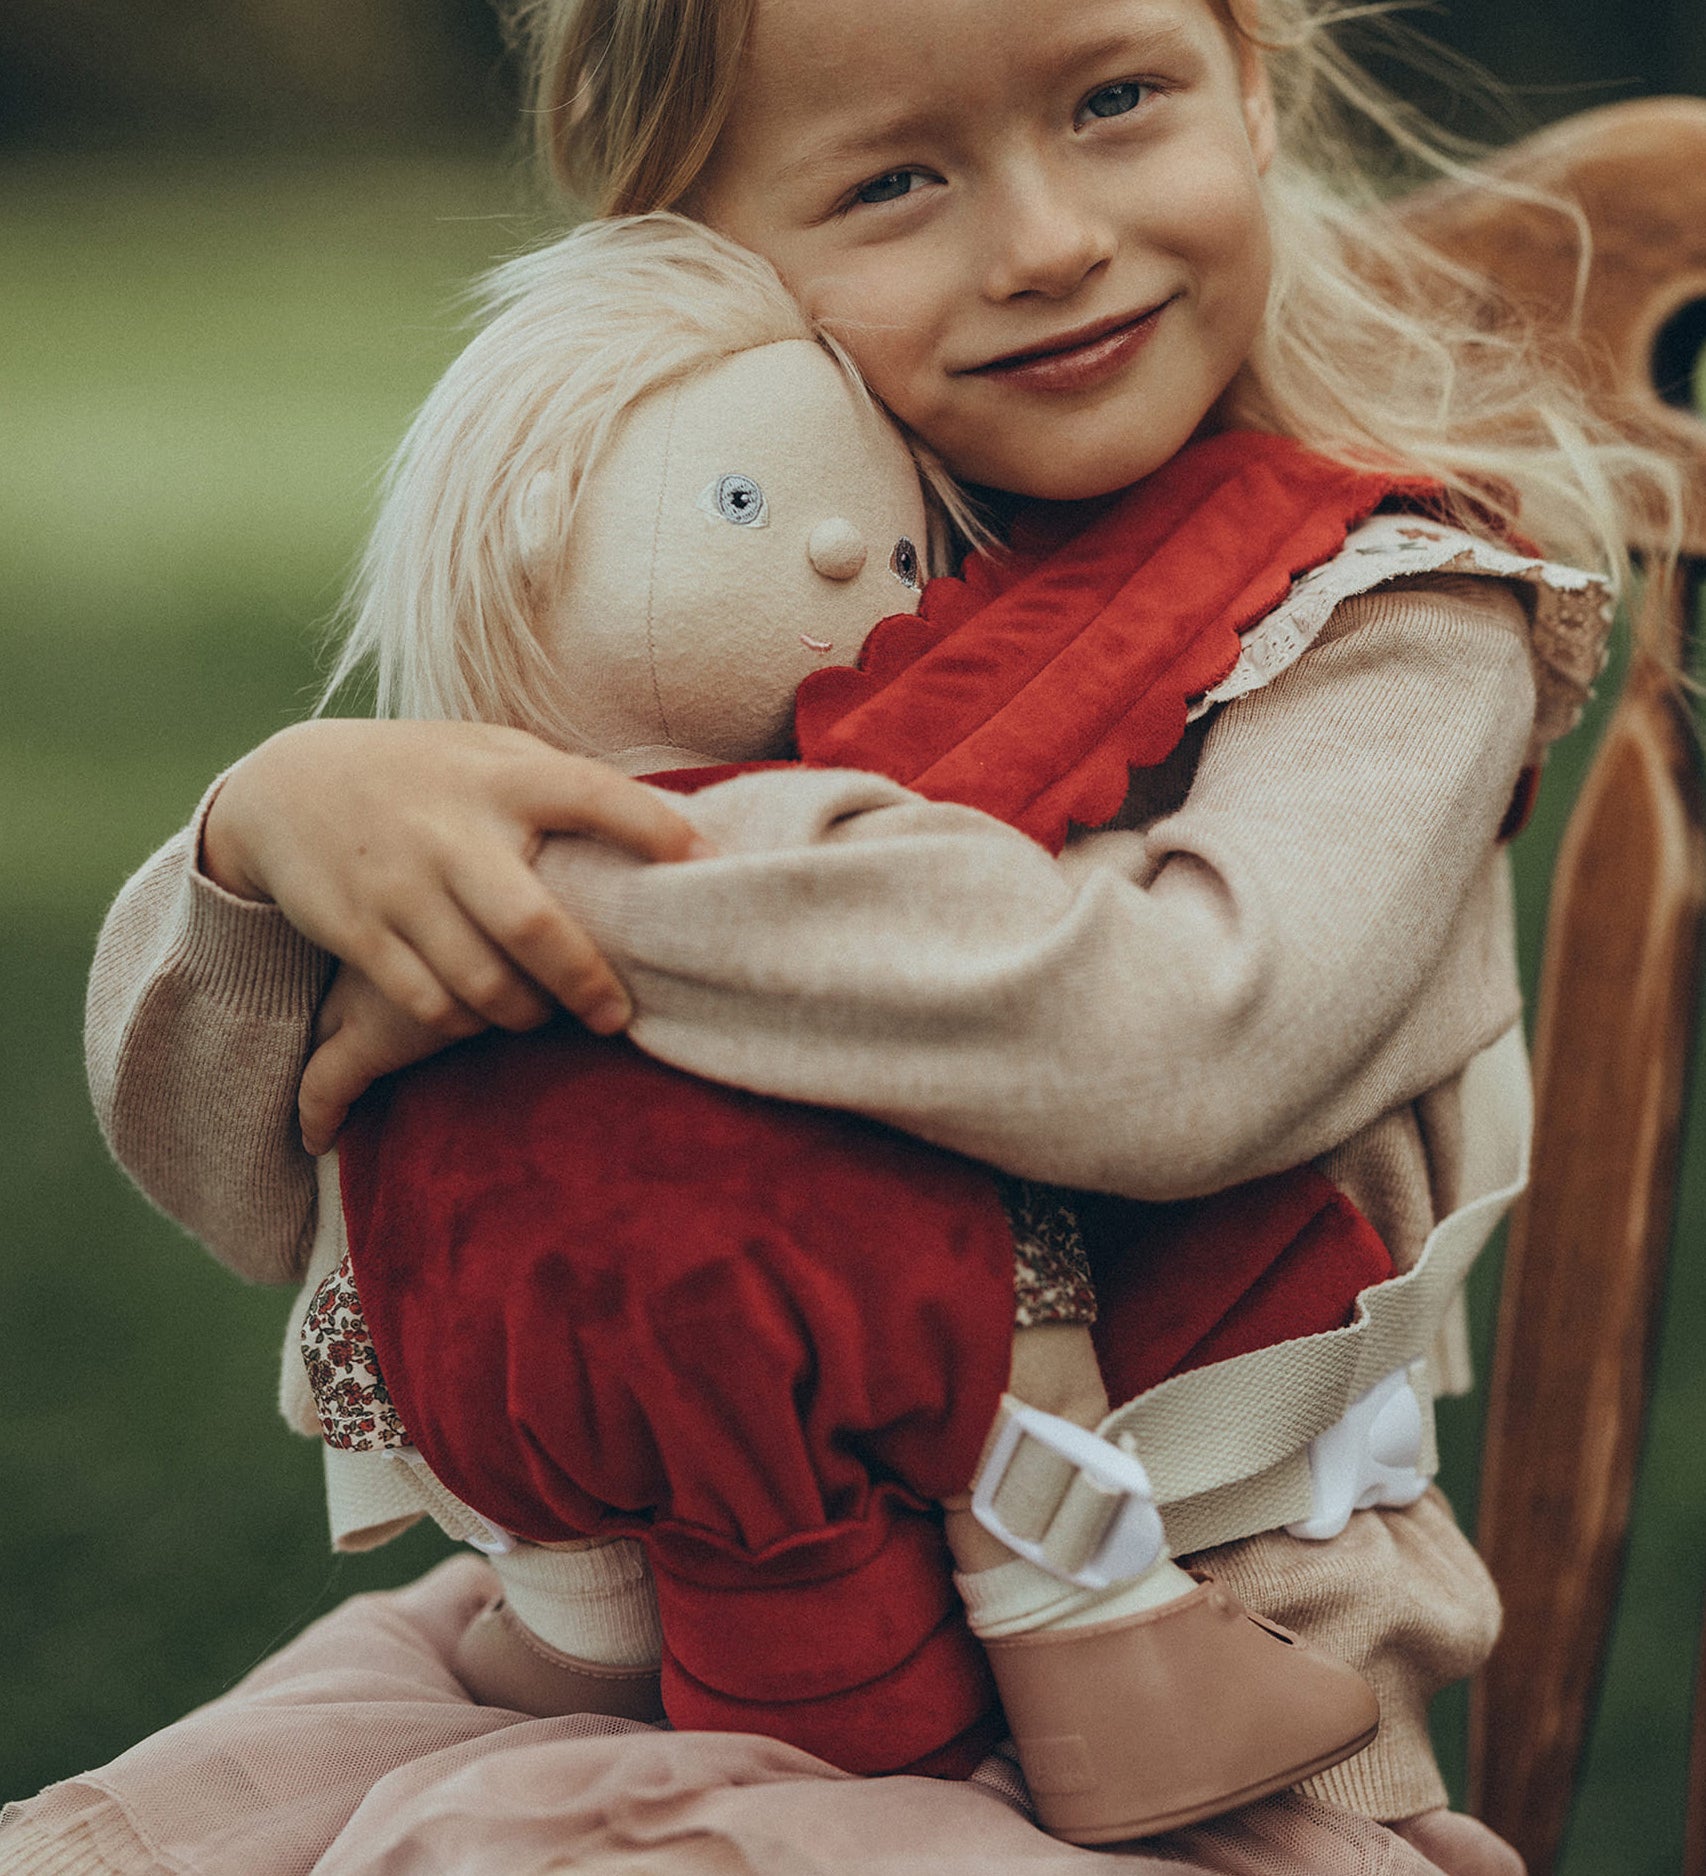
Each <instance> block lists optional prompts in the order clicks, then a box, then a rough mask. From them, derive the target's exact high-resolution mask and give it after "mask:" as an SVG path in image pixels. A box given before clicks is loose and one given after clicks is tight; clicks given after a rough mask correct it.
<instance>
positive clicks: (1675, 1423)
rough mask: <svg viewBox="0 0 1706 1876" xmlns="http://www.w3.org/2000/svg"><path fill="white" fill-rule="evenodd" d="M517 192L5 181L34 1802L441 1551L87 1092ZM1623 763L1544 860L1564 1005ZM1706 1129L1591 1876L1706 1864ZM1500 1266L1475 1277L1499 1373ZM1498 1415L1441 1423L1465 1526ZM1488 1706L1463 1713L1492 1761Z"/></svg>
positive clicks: (1628, 1608)
mask: <svg viewBox="0 0 1706 1876" xmlns="http://www.w3.org/2000/svg"><path fill="white" fill-rule="evenodd" d="M540 228H541V224H540V223H539V222H538V221H537V219H535V218H533V217H530V216H529V215H528V214H527V213H526V212H525V210H524V209H523V208H522V206H521V200H520V193H519V190H518V186H517V185H516V183H515V181H514V179H513V178H512V176H511V175H510V174H509V173H508V172H507V171H505V170H504V169H503V168H501V167H500V166H498V165H495V164H492V165H481V164H478V163H450V162H446V163H440V164H421V163H414V164H409V165H400V164H389V165H387V164H370V165H366V166H358V167H347V166H346V167H344V168H340V169H335V170H332V169H326V170H321V169H317V168H315V167H313V166H311V165H306V164H304V165H299V166H297V167H294V168H270V169H264V170H253V171H240V170H239V171H231V170H227V171H224V172H219V173H208V172H203V171H199V170H195V169H188V168H183V169H172V168H159V167H152V168H123V167H119V166H116V165H95V164H67V163H61V164H36V165H28V164H21V163H14V164H13V165H12V166H11V167H9V168H8V169H6V170H5V171H3V172H0V277H3V278H4V279H5V280H6V283H7V287H6V292H5V294H4V296H3V297H0V436H3V437H4V439H5V448H4V449H3V450H0V647H3V656H4V673H5V676H4V683H3V684H0V798H3V799H4V801H5V804H6V812H5V815H4V817H3V819H0V968H3V971H4V978H3V981H4V984H5V989H6V994H5V995H4V997H0V1060H3V1061H4V1063H5V1065H6V1072H5V1075H4V1077H3V1078H0V1138H3V1139H4V1140H5V1142H6V1157H5V1162H4V1163H5V1165H6V1168H7V1179H6V1196H7V1205H6V1212H5V1224H4V1227H3V1229H4V1236H3V1237H0V1495H3V1498H0V1502H4V1503H5V1504H6V1505H7V1507H8V1513H7V1516H6V1517H5V1519H4V1520H3V1521H0V1585H3V1586H4V1596H3V1601H0V1686H3V1687H4V1688H5V1689H6V1690H7V1696H8V1697H7V1699H6V1700H5V1701H3V1702H0V1798H8V1797H15V1796H22V1795H25V1794H27V1793H29V1792H31V1791H33V1790H35V1789H36V1788H37V1787H39V1786H40V1785H42V1784H44V1783H46V1782H48V1781H49V1780H51V1779H54V1778H58V1777H62V1776H65V1775H67V1774H69V1773H72V1772H75V1771H79V1770H83V1769H86V1768H88V1767H90V1766H92V1765H95V1764H98V1763H100V1762H102V1761H103V1760H105V1759H107V1758H110V1757H111V1756H113V1755H114V1754H116V1753H117V1752H119V1751H121V1750H123V1748H124V1747H126V1746H127V1745H129V1744H131V1743H132V1742H133V1741H134V1740H135V1739H137V1738H138V1737H139V1736H141V1735H142V1734H143V1733H145V1732H147V1731H149V1730H151V1729H152V1728H154V1727H157V1726H159V1725H161V1724H164V1723H165V1722H166V1721H168V1720H170V1719H172V1718H174V1717H175V1716H176V1715H177V1714H179V1713H181V1712H183V1711H185V1710H186V1709H187V1708H188V1707H190V1706H191V1705H193V1704H195V1703H197V1702H199V1701H201V1700H204V1699H206V1698H209V1697H210V1696H212V1695H213V1694H215V1693H217V1692H218V1691H219V1690H220V1689H221V1688H222V1687H224V1686H227V1685H229V1684H230V1682H231V1681H233V1680H234V1679H236V1678H237V1677H238V1676H239V1675H240V1674H241V1673H242V1672H243V1671H244V1670H245V1669H246V1668H247V1667H248V1666H249V1665H250V1664H251V1663H252V1662H253V1661H254V1660H255V1659H256V1658H257V1657H258V1656H260V1655H261V1654H263V1653H264V1652H265V1651H266V1650H267V1649H268V1648H269V1647H270V1646H272V1645H273V1644H274V1643H276V1642H277V1641H278V1640H280V1639H282V1638H283V1637H284V1636H285V1635H287V1634H289V1633H292V1632H294V1631H295V1630H296V1629H297V1628H299V1627H300V1626H301V1625H302V1624H303V1623H304V1622H305V1621H306V1620H308V1619H309V1618H310V1617H311V1616H312V1615H314V1614H316V1613H318V1612H319V1611H321V1610H322V1609H324V1608H326V1607H328V1606H329V1605H330V1604H331V1603H332V1602H334V1601H335V1600H337V1599H339V1598H341V1597H342V1596H343V1595H345V1594H347V1593H350V1592H351V1591H353V1590H355V1589H358V1588H368V1587H374V1586H377V1585H380V1584H383V1583H389V1582H396V1581H402V1580H405V1579H406V1578H407V1577H409V1576H411V1575H413V1574H415V1573H417V1572H418V1571H419V1570H420V1569H421V1568H422V1567H424V1564H425V1563H426V1561H428V1560H429V1559H430V1558H432V1557H434V1556H436V1555H437V1554H439V1551H440V1548H441V1547H440V1546H439V1544H438V1543H437V1540H436V1539H434V1538H433V1537H431V1536H430V1535H425V1534H417V1535H416V1536H414V1537H411V1538H410V1539H408V1540H406V1541H405V1542H404V1543H403V1544H400V1545H397V1546H394V1547H393V1548H392V1549H391V1550H389V1551H387V1552H381V1553H379V1554H378V1555H377V1556H375V1557H371V1558H363V1559H346V1560H342V1561H338V1562H336V1563H334V1562H333V1561H332V1560H331V1559H330V1558H329V1556H328V1554H327V1551H326V1545H325V1538H324V1523H323V1511H322V1506H321V1502H320V1490H319V1470H318V1462H317V1458H316V1455H315V1454H314V1452H313V1451H312V1449H311V1448H310V1447H309V1446H308V1445H307V1444H306V1443H305V1442H302V1441H298V1440H296V1439H294V1438H293V1437H292V1436H291V1435H289V1434H288V1433H287V1432H286V1431H285V1430H284V1428H283V1426H282V1423H280V1422H279V1420H278V1419H277V1416H276V1414H275V1413H274V1410H273V1406H272V1388H273V1380H274V1373H275V1364H276V1355H277V1342H278V1337H279V1334H280V1331H281V1327H282V1322H283V1317H284V1312H285V1307H286V1299H285V1298H284V1297H283V1296H281V1295H279V1294H276V1293H269V1292H261V1291H256V1290H252V1289H247V1288H244V1287H243V1286H241V1285H240V1284H238V1283H236V1282H235V1281H234V1280H232V1279H231V1278H230V1277H228V1276H227V1275H226V1274H225V1273H224V1272H222V1271H220V1270H218V1269H217V1268H215V1267H214V1266H213V1265H212V1264H211V1263H210V1262H209V1261H208V1260H207V1259H206V1258H205V1257H204V1256H203V1255H202V1254H201V1253H200V1252H199V1251H197V1250H196V1249H195V1248H194V1246H192V1245H191V1244H190V1243H189V1241H188V1240H187V1239H186V1238H184V1237H183V1235H182V1234H181V1233H179V1232H178V1231H176V1230H175V1229H174V1228H173V1227H172V1226H170V1225H168V1224H167V1223H165V1222H164V1221H163V1220H161V1219H160V1218H158V1217H156V1216H155V1215H154V1214H153V1213H151V1212H150V1211H149V1210H148V1209H147V1208H146V1206H145V1205H144V1204H143V1203H142V1201H141V1200H140V1199H139V1198H137V1197H136V1195H135V1194H134V1193H133V1192H132V1191H131V1190H130V1189H129V1187H128V1186H127V1185H126V1184H125V1183H124V1181H123V1180H122V1178H121V1176H120V1175H119V1174H118V1173H117V1172H116V1171H115V1170H114V1169H113V1168H112V1167H111V1165H110V1163H109V1162H108V1160H107V1158H106V1155H105V1152H104V1150H103V1148H102V1146H101V1143H100V1140H99V1138H98V1136H97V1134H96V1131H95V1127H94V1124H93V1121H92V1119H91V1118H90V1115H89V1112H88V1102H87V1097H86V1094H85V1092H84V1087H83V1080H82V1067H81V1046H80V1034H79V1030H80V1019H81V999H82V984H83V977H84V973H85V971H86V969H87V963H88V957H89V953H90V950H91V948H92V945H93V942H94V935H95V930H96V927H97V925H98V922H99V919H100V916H101V913H102V910H103V908H104V906H105V903H106V901H107V900H108V899H109V898H110V897H111V895H112V893H113V892H114V891H115V890H116V889H117V887H118V885H119V884H120V883H121V881H122V880H123V879H124V877H125V876H126V874H127V873H128V872H129V871H130V870H131V869H132V868H133V867H134V866H135V865H136V864H137V863H138V862H139V861H140V860H141V859H142V858H143V856H144V855H145V854H146V853H147V852H148V851H149V850H150V849H151V848H152V847H153V846H154V845H155V844H156V843H157V842H158V841H159V840H161V839H163V838H165V837H166V835H168V834H169V833H170V832H172V830H173V829H174V828H176V827H177V826H178V825H180V824H181V822H182V821H183V820H184V818H185V816H186V815H187V813H188V812H189V809H190V808H191V806H192V805H193V803H194V801H195V799H196V797H197V796H198V794H199V793H200V791H201V789H202V788H203V786H204V785H205V784H206V782H207V780H208V779H209V778H210V777H211V776H212V775H213V774H214V773H215V772H216V771H217V770H218V769H219V768H220V767H222V766H223V765H224V764H225V763H227V762H229V761H230V760H232V759H233V758H234V757H235V756H237V755H238V754H240V753H241V752H242V751H243V750H244V749H246V748H248V747H250V746H252V745H253V744H254V743H255V742H257V741H259V740H260V739H261V738H262V737H263V736H265V735H267V734H268V733H269V732H270V731H272V730H273V729H275V728H277V727H278V726H279V725H280V724H282V723H284V722H286V721H288V720H290V719H292V718H293V717H296V716H298V715H300V714H301V712H302V711H303V709H304V708H305V707H306V705H307V702H308V700H309V698H310V697H311V696H312V694H313V691H314V687H315V683H316V678H317V675H318V670H319V665H318V660H317V648H318V645H319V635H320V628H321V626H322V624H323V622H324V620H325V619H326V618H327V616H328V614H329V613H330V612H331V610H332V609H333V607H334V606H335V603H336V600H337V595H338V593H339V590H340V587H341V584H342V581H343V579H344V576H345V574H346V571H347V569H348V566H349V563H350V558H351V556H352V554H353V552H354V549H355V546H356V544H357V542H358V540H359V538H360V535H361V533H362V530H363V528H364V526H365V522H366V519H367V516H368V513H369V511H370V504H371V499H372V492H373V488H374V483H375V478H376V476H377V474H378V472H379V470H380V468H381V467H382V465H383V463H384V461H385V459H386V457H387V456H388V454H389V452H390V450H391V448H392V446H393V444H394V442H395V440H396V438H397V437H398V436H399V435H400V433H401V431H402V428H403V425H404V424H405V422H406V421H407V418H408V416H409V414H410V412H411V410H412V409H413V407H414V405H415V404H416V402H417V401H418V400H419V398H420V396H421V395H422V394H423V393H424V391H425V390H426V388H427V386H428V385H429V384H430V383H431V381H432V379H433V378H434V377H435V376H436V374H437V372H438V370H439V369H440V368H441V367H442V365H443V364H444V362H445V361H446V360H447V359H448V358H449V357H450V356H451V354H452V353H453V352H454V350H455V349H456V346H457V343H458V330H459V327H458V312H457V304H456V295H457V293H458V291H459V289H460V288H461V286H462V285H463V284H464V283H465V282H466V281H467V279H468V278H469V276H470V275H471V274H472V273H474V272H475V271H477V270H478V269H479V268H480V267H481V266H483V265H484V264H486V263H487V262H488V261H490V260H492V259H494V258H496V257H498V256H500V255H502V254H504V253H507V252H511V251H513V250H514V249H515V248H516V247H518V246H520V245H522V244H524V243H525V242H526V241H527V240H529V239H530V238H532V237H534V236H536V235H537V234H538V232H539V231H540ZM1589 753H1590V739H1589V737H1588V736H1585V735H1584V736H1582V737H1578V738H1577V739H1575V740H1574V742H1573V743H1572V744H1570V745H1566V747H1565V749H1564V751H1563V752H1562V753H1561V756H1560V758H1559V760H1558V762H1557V764H1556V766H1555V769H1554V773H1553V776H1552V778H1551V780H1550V782H1549V785H1548V789H1547V792H1546V796H1545V799H1544V802H1543V807H1542V812H1541V816H1540V818H1539V821H1538V823H1537V825H1536V827H1535V828H1534V829H1533V830H1532V831H1531V832H1530V833H1529V834H1528V835H1527V836H1525V838H1524V840H1523V842H1522V843H1521V844H1520V846H1519V849H1518V855H1517V859H1518V870H1519V875H1520V880H1521V892H1522V901H1523V909H1524V910H1523V916H1524V945H1525V957H1526V959H1527V962H1528V967H1529V969H1530V972H1531V973H1532V968H1533V963H1534V959H1535V955H1536V952H1537V948H1538V941H1539V931H1540V908H1541V906H1542V904H1543V899H1544V890H1545V880H1546V877H1547V874H1548V871H1549V868H1550V865H1551V855H1552V851H1553V848H1554V846H1555V843H1556V839H1557V835H1558V831H1559V829H1560V827H1561V824H1562V818H1563V814H1564V811H1565V810H1566V808H1567V806H1568V799H1569V795H1570V793H1571V790H1572V787H1573V783H1574V781H1575V779H1576V778H1577V776H1578V775H1579V773H1580V771H1581V769H1582V767H1583V766H1584V764H1585V760H1586V757H1587V756H1588V754H1589ZM1703 1241H1706V1135H1703V1129H1702V1126H1701V1124H1700V1119H1699V1116H1698V1115H1697V1118H1696V1122H1695V1125H1694V1127H1693V1130H1692V1136H1691V1143H1690V1148H1689V1153H1688V1176H1687V1180H1686V1183H1685V1190H1684V1195H1683V1209H1682V1217H1681V1222H1680V1226H1679V1232H1678V1245H1679V1256H1678V1260H1677V1271H1676V1275H1675V1278H1674V1281H1673V1285H1672V1294H1671V1308H1670V1315H1669V1320H1668V1324H1667V1329H1666V1334H1665V1339H1664V1344H1663V1348H1662V1350H1661V1355H1660V1377H1659V1379H1660V1386H1659V1395H1658V1400H1657V1403H1656V1406H1655V1410H1654V1417H1653V1424H1652V1431H1651V1438H1650V1441H1649V1450H1648V1454H1647V1458H1646V1463H1645V1467H1644V1471H1643V1477H1642V1484H1641V1493H1640V1501H1639V1505H1638V1509H1637V1525H1636V1541H1635V1548H1634V1555H1633V1559H1632V1563H1631V1569H1630V1575H1629V1581H1628V1587H1627V1592H1626V1595H1625V1598H1624V1603H1623V1607H1622V1610H1621V1614H1620V1619H1619V1625H1618V1633H1617V1643H1616V1652H1615V1654H1614V1658H1613V1663H1612V1668H1611V1673H1610V1677H1609V1682H1608V1687H1607V1697H1606V1702H1605V1707H1604V1711H1603V1714H1602V1717H1601V1720H1600V1723H1599V1726H1598V1728H1597V1731H1596V1734H1595V1741H1594V1748H1593V1755H1592V1760H1591V1764H1590V1768H1589V1771H1590V1777H1589V1782H1588V1786H1587V1790H1586V1794H1585V1797H1584V1801H1583V1804H1582V1807H1581V1810H1580V1814H1579V1816H1578V1819H1577V1823H1576V1827H1575V1830H1574V1832H1573V1836H1572V1843H1571V1852H1570V1858H1569V1862H1568V1865H1567V1868H1568V1871H1569V1872H1570V1873H1571V1876H1599V1872H1602V1871H1604V1872H1610V1871H1616V1872H1619V1873H1620V1876H1649V1873H1650V1876H1660V1873H1661V1872H1669V1871H1671V1870H1674V1869H1675V1868H1676V1867H1678V1864H1679V1861H1680V1842H1681V1815H1682V1792H1683V1783H1684V1760H1685V1756H1686V1720H1687V1712H1688V1701H1689V1692H1690V1686H1691V1682H1692V1675H1693V1663H1694V1647H1695V1642H1694V1637H1695V1635H1696V1632H1697V1623H1698V1616H1699V1603H1700V1595H1701V1584H1702V1577H1703V1575H1706V1541H1703V1540H1706V1470H1703V1468H1702V1466H1701V1464H1700V1461H1699V1442H1698V1436H1697V1433H1696V1431H1695V1429H1696V1428H1697V1427H1698V1426H1699V1425H1700V1424H1701V1423H1702V1419H1703V1418H1706V1336H1703V1333H1702V1331H1703V1329H1706V1268H1703V1267H1702V1265H1701V1263H1700V1260H1699V1259H1698V1256H1697V1255H1695V1253H1697V1250H1698V1247H1699V1246H1700V1245H1701V1244H1702V1242H1703ZM1495 1280H1496V1270H1495V1268H1493V1267H1492V1266H1490V1265H1489V1266H1487V1267H1486V1268H1484V1269H1483V1270H1482V1272H1481V1273H1480V1274H1479V1276H1478V1279H1477V1294H1476V1314H1477V1321H1478V1325H1479V1328H1480V1332H1481V1335H1482V1338H1483V1345H1484V1343H1485V1335H1486V1331H1487V1328H1488V1325H1489V1322H1490V1303H1491V1299H1492V1297H1493V1295H1494V1294H1495ZM1476 1411H1477V1410H1476V1408H1475V1406H1474V1404H1473V1403H1469V1404H1466V1405H1465V1406H1463V1407H1451V1408H1448V1409H1447V1410H1446V1417H1447V1424H1446V1427H1445V1437H1446V1441H1447V1449H1448V1450H1447V1472H1446V1481H1447V1484H1448V1486H1449V1487H1450V1488H1451V1489H1452V1490H1453V1493H1454V1496H1455V1497H1456V1498H1457V1501H1458V1503H1459V1504H1460V1506H1463V1507H1465V1508H1466V1509H1467V1508H1469V1507H1470V1506H1472V1495H1473V1462H1474V1443H1475V1413H1476ZM1461 1716H1462V1702H1461V1700H1460V1699H1456V1698H1449V1699H1447V1700H1446V1701H1445V1702H1443V1703H1442V1709H1441V1715H1440V1734H1441V1740H1442V1747H1443V1749H1444V1752H1445V1756H1446V1758H1447V1761H1448V1764H1450V1765H1452V1766H1453V1767H1456V1766H1458V1765H1460V1764H1461V1732H1462V1718H1461Z"/></svg>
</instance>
